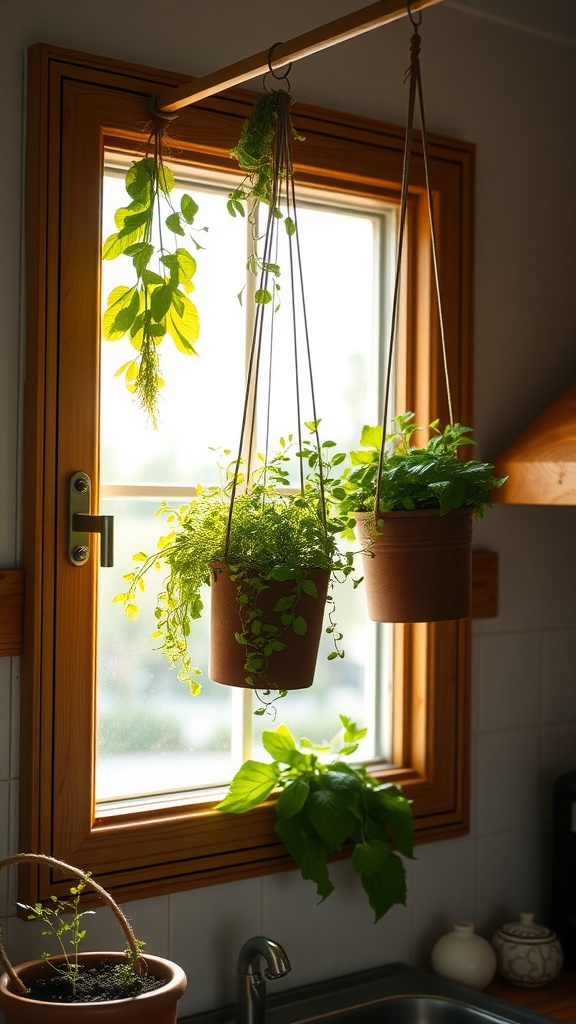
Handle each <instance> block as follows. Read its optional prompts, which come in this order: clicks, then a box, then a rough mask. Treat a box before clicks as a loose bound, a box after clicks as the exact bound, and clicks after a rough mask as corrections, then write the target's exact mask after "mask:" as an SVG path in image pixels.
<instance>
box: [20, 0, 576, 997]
mask: <svg viewBox="0 0 576 1024" xmlns="http://www.w3.org/2000/svg"><path fill="white" fill-rule="evenodd" d="M361 6H363V3H362V2H358V0H314V3H313V4H311V3H308V2H305V0H292V2H291V3H290V4H287V3H279V2H278V0H266V2H263V0H259V2H256V3H252V4H250V5H248V4H247V3H246V4H239V3H238V2H237V0H210V2H209V3H205V4H202V5H201V4H200V3H198V2H196V3H194V2H193V0H163V3H162V4H159V3H158V2H157V0H120V2H118V0H98V3H94V4H88V3H87V2H86V0H81V2H78V0H51V2H50V3H46V2H45V0H0V14H1V15H2V17H1V24H2V34H1V36H0V53H1V59H0V86H1V90H2V96H3V100H4V102H3V115H2V116H3V128H4V139H5V146H4V151H3V154H2V159H1V160H0V182H1V184H2V207H1V210H2V212H1V219H0V223H1V224H2V239H3V243H4V244H3V246H2V249H1V250H0V302H1V309H2V321H1V329H0V356H1V372H0V497H1V501H0V566H2V567H11V566H14V565H17V564H18V532H19V461H18V460H19V427H18V424H19V417H20V408H19V397H18V396H19V393H20V386H21V380H20V374H19V363H20V359H21V356H20V337H21V330H22V319H23V309H22V306H21V300H20V298H19V294H20V289H21V280H20V277H21V275H20V259H21V245H20V237H21V216H22V210H21V145H22V142H21V138H22V131H21V124H22V117H23V108H24V102H25V100H24V86H23V81H24V60H25V51H26V47H27V46H29V45H30V44H32V43H34V42H37V41H41V42H47V43H53V44H57V45H62V46H66V47H70V48H73V49H78V50H84V51H86V52H92V53H97V54H103V55H107V56H111V57H116V58H121V59H126V60H129V61H134V62H137V63H143V64H151V65H156V66H159V67H167V68H173V69H175V70H177V71H180V72H184V73H188V72H189V73H190V75H200V74H203V73H206V72H208V71H211V70H214V69H215V68H216V67H220V66H223V65H225V64H227V63H230V62H232V61H234V60H237V59H240V58H241V57H243V56H245V55H247V54H249V53H253V52H254V53H255V52H258V51H259V50H262V49H264V48H266V47H268V46H270V45H271V44H272V43H273V42H275V41H276V40H278V39H289V38H291V37H292V36H294V35H296V34H299V33H300V32H303V31H305V30H306V29H308V28H312V27H314V26H316V25H319V24H322V23H324V22H327V21H329V20H331V19H332V18H335V17H338V16H339V15H341V14H345V13H347V12H348V11H350V10H352V9H356V8H359V7H361ZM162 11H164V12H165V14H166V15H168V16H169V17H170V18H171V25H170V28H166V27H165V26H163V24H162V22H161V12H162ZM566 33H567V34H566ZM422 35H423V53H422V67H423V76H424V88H425V97H426V107H427V118H428V124H429V127H430V129H431V130H433V131H437V132H442V133H445V134H448V135H453V136H456V137H459V138H463V139H467V140H469V141H472V142H474V143H476V145H477V244H476V303H475V307H476V308H475V321H476V359H475V365H476V387H475V408H476V415H475V424H474V426H475V428H476V434H477V437H478V439H479V443H480V447H479V454H481V456H483V457H487V458H492V457H495V456H496V455H497V453H498V451H499V449H500V448H502V447H503V446H504V444H505V443H507V442H508V441H509V440H510V439H511V438H512V437H513V435H514V433H515V432H516V431H517V430H518V429H520V428H521V427H522V426H523V425H524V424H525V423H526V421H527V420H529V419H530V418H531V417H532V416H533V415H534V414H535V413H537V412H538V411H540V409H541V408H542V407H543V406H544V405H545V404H546V403H547V402H548V400H549V399H551V398H552V397H554V396H555V394H557V393H558V392H559V391H560V390H562V389H563V388H564V387H565V386H566V385H567V384H568V383H571V382H572V381H573V380H574V378H575V377H576V313H575V302H574V291H575V284H574V282H575V280H576V274H575V270H576V189H575V188H574V168H575V167H576V132H575V126H574V96H575V95H576V59H575V58H576V53H575V50H576V9H575V8H574V5H573V3H572V0H548V2H547V3H546V4H542V3H541V2H540V0H458V2H456V0H445V3H444V4H442V5H441V6H439V7H438V8H436V9H434V10H432V11H429V12H428V13H426V14H425V15H424V21H423V27H422ZM407 53H408V27H407V24H406V22H405V21H404V20H403V21H402V22H400V23H397V24H396V25H394V26H389V27H387V28H384V29H380V30H378V31H377V32H373V33H371V34H370V35H367V36H365V37H362V38H359V39H357V40H355V41H351V42H349V43H346V44H343V45H342V46H340V47H338V48H335V49H333V50H330V51H326V52H324V53H322V54H318V55H316V56H314V57H312V58H309V59H308V60H306V61H302V62H300V63H298V64H296V65H294V68H293V69H292V73H291V83H292V91H293V93H294V95H295V96H296V97H297V98H298V99H301V100H303V101H308V102H312V103H320V104H324V105H327V106H332V107H334V108H339V109H343V110H348V111H352V112H355V113H358V114H363V115H366V116H370V117H376V118H382V119H384V120H389V121H397V122H402V121H403V119H404V110H405V102H406V90H405V89H404V87H403V86H402V79H403V72H404V68H405V67H406V65H407ZM256 84H258V83H256ZM575 526H576V510H574V509H571V508H566V509H546V508H516V507H498V508H496V509H495V510H494V511H493V512H492V513H491V514H489V516H488V517H487V519H486V521H485V523H483V524H481V526H479V527H478V528H477V537H476V543H477V545H478V546H486V547H491V548H493V549H494V550H497V551H499V552H500V556H501V572H502V580H501V614H500V617H499V618H498V619H496V620H488V621H484V622H482V623H480V624H478V625H477V627H476V630H475V642H474V687H473V743H472V780H473V794H472V830H471V834H470V836H469V837H466V838H463V839H459V840H455V841H452V842H447V843H441V844H434V845H431V846H428V847H419V849H418V859H417V861H416V862H415V863H414V864H413V865H411V867H410V877H409V903H408V907H407V908H406V909H403V908H401V909H398V908H397V909H395V910H394V911H393V912H391V914H390V915H389V916H388V917H386V918H385V919H383V921H381V922H380V924H378V925H377V926H373V925H372V923H371V917H370V915H369V913H368V911H367V908H366V907H365V906H364V902H365V901H364V900H362V898H359V897H358V896H357V894H356V886H355V884H354V881H353V879H352V877H351V874H350V870H349V867H348V865H346V864H340V865H338V866H337V867H336V871H335V873H336V875H337V876H338V880H339V882H340V883H341V884H340V885H339V886H338V893H337V894H334V895H333V896H332V897H331V898H330V899H329V900H328V901H327V902H326V903H325V904H323V905H322V906H320V907H317V906H316V902H315V896H314V889H313V887H312V886H311V885H310V884H305V883H303V882H302V881H301V880H300V878H299V875H298V874H297V873H288V874H285V875H280V876H275V877H274V876H273V877H269V878H266V879H262V880H260V879H255V880H250V881H246V882H240V883H236V884H234V885H226V886H222V887H218V886H216V887H214V888H211V889H205V890H198V891H194V892H190V893H183V894H179V895H176V896H174V897H165V898H159V899H155V900H150V901H141V902H139V903H134V904H130V907H129V910H130V913H131V915H132V917H133V918H134V922H135V925H136V928H137V931H138V932H139V933H140V934H142V935H143V936H144V937H145V938H146V939H147V941H148V948H149V950H150V951H152V952H159V953H161V954H162V953H165V954H168V955H170V956H172V957H173V959H176V960H178V961H179V962H181V963H182V965H183V966H184V968H185V969H186V971H187V973H188V975H189V979H190V988H189V991H188V993H187V995H186V997H185V999H184V1001H183V1003H182V1010H183V1012H184V1010H186V1011H188V1012H191V1011H192V1010H198V1009H203V1008H207V1007H210V1006H213V1005H218V1004H221V1003H224V1002H226V1001H231V1000H232V998H233V984H234V971H235V959H236V954H237V951H238V949H239V947H240V945H241V944H242V942H243V941H244V940H245V939H246V938H247V937H248V936H249V935H251V934H254V933H259V932H264V933H268V934H270V935H271V936H272V937H274V938H277V939H278V940H279V941H281V942H282V943H283V944H284V945H285V947H286V949H287V951H288V954H289V956H290V958H291V960H292V964H293V972H292V974H291V975H290V976H289V978H288V979H286V982H281V983H278V985H279V986H280V985H282V984H285V985H289V986H292V985H297V984H301V983H304V982H307V981H311V980H314V979H317V978H324V977H330V976H332V975H335V974H338V973H340V974H342V973H346V972H348V971H351V970H356V969H359V968H362V967H368V966H372V965H374V964H377V963H382V962H386V961H390V960H404V961H406V962H410V963H422V962H425V961H426V959H427V957H428V954H429V951H430V948H431V945H432V943H433V941H434V940H435V938H437V937H438V935H439V934H441V933H442V932H443V931H445V930H447V928H448V927H450V926H451V924H452V922H453V921H455V920H461V919H469V920H473V921H475V922H476V924H477V927H478V929H479V930H480V931H482V932H483V933H484V934H486V935H490V934H491V931H492V929H493V928H494V927H495V926H496V925H497V924H500V923H502V921H503V920H504V919H509V917H510V916H515V915H516V914H517V913H518V912H519V911H521V910H534V911H535V912H536V913H537V914H538V915H541V916H543V917H545V916H546V912H547V894H548V884H549V847H550V842H549V831H550V815H551V810H550V805H551V783H552V781H553V779H554V778H555V776H556V775H557V774H559V773H560V772H562V771H566V770H572V769H574V768H576V678H575V672H574V668H573V666H574V648H575V645H576V588H575V587H574V579H575V577H576V571H575V570H576V554H575V550H574V544H573V541H572V538H573V536H574V529H575ZM17 697H18V664H17V661H16V660H13V661H10V659H6V658H5V659H0V855H3V854H5V853H7V852H8V851H10V852H14V851H16V850H17V848H18V837H17V830H16V808H17V799H18V778H17V776H18V758H17V743H16V736H17ZM13 899H14V893H13V892H12V891H8V889H7V885H6V880H5V879H0V925H1V926H2V928H3V935H4V938H5V942H6V945H7V946H8V947H9V949H10V951H11V953H13V955H14V958H15V959H16V960H22V959H28V958H29V955H30V954H31V953H32V954H34V953H35V952H36V949H35V948H33V949H30V946H29V941H30V940H29V936H30V930H29V926H27V925H24V924H22V923H21V922H19V921H17V920H16V918H15V917H14V907H13ZM91 931H92V934H93V937H94V944H100V945H101V942H102V941H105V942H108V941H110V942H115V941H116V938H115V936H114V935H113V929H112V925H111V923H110V922H109V921H108V919H107V918H106V916H105V914H104V913H102V914H99V915H98V916H97V918H96V922H95V925H94V926H93V927H92V928H91ZM109 933H110V939H108V934H109Z"/></svg>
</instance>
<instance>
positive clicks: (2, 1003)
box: [0, 953, 186, 1024]
mask: <svg viewBox="0 0 576 1024" xmlns="http://www.w3.org/2000/svg"><path fill="white" fill-rule="evenodd" d="M63 959H64V958H63V957H50V959H49V960H32V961H30V962H29V963H25V964H20V965H19V966H18V967H15V968H13V969H14V971H15V973H16V974H17V976H18V977H19V978H21V979H22V980H23V981H24V982H30V981H31V980H32V979H35V978H40V977H48V976H49V975H50V973H51V972H52V970H53V968H52V967H51V963H61V962H62V961H63ZM79 960H80V964H81V965H82V966H84V967H94V966H96V965H97V964H98V963H100V962H101V961H102V960H112V961H117V962H119V963H125V962H126V957H125V956H124V954H123V953H80V954H79ZM145 960H146V964H147V966H148V971H149V973H150V974H153V975H154V976H155V977H157V978H162V979H165V980H166V984H165V985H162V987H161V988H157V989H153V990H152V991H150V992H143V993H141V994H140V995H136V996H129V997H127V998H126V999H110V1000H107V1001H106V1002H94V1003H61V1002H57V1003H48V1002H44V1001H43V1000H40V999H30V998H29V997H28V996H25V995H19V994H18V993H17V992H15V991H14V982H13V981H12V980H11V978H10V977H9V975H8V974H3V975H2V976H1V977H0V1012H1V1013H3V1014H4V1021H5V1024H176V1020H177V1018H176V1003H177V1001H178V999H179V998H180V996H181V995H182V993H183V992H184V989H185V988H186V976H185V974H184V971H182V970H181V968H180V967H178V966H177V964H174V963H172V962H171V961H170V960H164V959H162V958H161V957H157V956H148V955H147V956H146V957H145Z"/></svg>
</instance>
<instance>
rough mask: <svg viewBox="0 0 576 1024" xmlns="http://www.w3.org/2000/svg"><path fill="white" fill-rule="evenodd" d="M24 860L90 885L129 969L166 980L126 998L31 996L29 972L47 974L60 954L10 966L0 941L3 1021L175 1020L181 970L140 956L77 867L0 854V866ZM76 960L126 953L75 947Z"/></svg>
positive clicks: (127, 1023) (93, 1023) (107, 899)
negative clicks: (114, 927) (116, 930)
mask: <svg viewBox="0 0 576 1024" xmlns="http://www.w3.org/2000/svg"><path fill="white" fill-rule="evenodd" d="M26 862H32V863H36V864H42V865H44V866H46V867H50V868H54V869H56V870H59V871H61V872H63V873H64V874H66V875H70V874H71V875H72V876H73V877H74V878H79V879H80V880H81V881H82V882H83V883H84V885H85V886H88V887H90V888H91V889H93V890H94V891H95V892H96V893H97V894H98V895H99V896H100V898H101V899H102V900H103V901H104V903H106V904H107V905H108V906H109V907H110V909H111V910H112V913H113V914H114V916H115V918H116V920H117V922H118V924H119V925H120V927H121V929H122V931H123V932H124V939H125V941H126V944H127V948H129V949H130V950H131V951H132V954H133V957H134V959H135V961H137V963H136V966H135V970H137V971H138V973H141V972H142V971H147V973H149V974H152V975H154V976H155V977H158V978H163V979H166V984H165V985H162V986H161V987H160V988H158V989H152V990H151V991H149V992H142V993H141V994H140V995H136V996H128V997H127V998H126V999H109V1000H105V1001H101V1002H90V1003H64V1002H45V1001H44V1000H40V999H31V998H30V997H29V996H28V995H27V993H26V982H27V981H30V980H31V979H32V978H40V977H49V976H50V975H51V974H52V973H53V968H52V967H51V966H50V964H51V962H52V963H62V962H65V961H66V957H64V956H55V957H50V958H49V959H48V960H45V959H41V960H31V961H29V962H27V963H25V964H20V965H19V966H18V967H13V966H12V964H11V963H10V961H9V959H8V957H7V955H6V950H5V949H4V948H3V946H2V945H1V944H0V962H1V963H2V964H3V966H4V974H2V975H1V976H0V1014H4V1022H5V1024H100V1022H101V1024H144V1022H148V1024H176V1019H177V1018H176V1004H177V1002H178V1000H179V998H180V996H181V995H182V993H183V992H184V990H185V988H186V975H185V974H184V971H183V970H182V969H181V968H180V967H178V965H177V964H173V963H172V962H171V961H170V960H164V959H162V958H161V957H157V956H148V955H146V956H143V955H142V953H141V952H140V949H139V947H138V942H137V939H136V937H135V935H134V932H133V930H132V926H131V925H130V922H129V921H128V919H127V917H126V915H125V914H124V912H123V910H122V909H121V907H119V906H118V904H117V903H116V901H115V900H114V897H113V896H111V894H110V893H109V892H107V891H106V889H104V888H103V887H102V886H101V885H100V884H99V883H98V882H96V881H95V879H94V878H92V876H91V875H87V874H86V873H85V872H84V871H81V870H80V868H77V867H74V865H72V864H67V863H66V862H65V861H62V860H57V859H56V857H51V856H50V855H49V854H45V853H16V854H14V855H13V856H11V857H5V858H4V860H1V861H0V869H1V868H4V867H9V866H10V865H12V864H22V863H26ZM79 960H80V963H81V964H83V965H85V966H86V967H94V966H96V965H97V964H98V963H99V962H101V961H102V960H113V961H118V962H119V963H126V960H127V958H126V955H125V954H124V953H80V954H79Z"/></svg>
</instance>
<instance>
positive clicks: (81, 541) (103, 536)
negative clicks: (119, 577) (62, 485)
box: [68, 473, 114, 566]
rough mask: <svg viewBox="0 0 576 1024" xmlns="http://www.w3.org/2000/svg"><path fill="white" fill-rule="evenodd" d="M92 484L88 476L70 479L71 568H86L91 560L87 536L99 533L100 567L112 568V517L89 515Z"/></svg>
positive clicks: (69, 536)
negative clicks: (79, 566) (75, 566)
mask: <svg viewBox="0 0 576 1024" xmlns="http://www.w3.org/2000/svg"><path fill="white" fill-rule="evenodd" d="M91 497H92V481H91V480H90V477H89V476H88V474H87V473H73V474H72V476H71V477H70V502H69V505H70V513H69V521H68V558H69V559H70V561H71V562H72V565H86V563H87V561H88V560H89V558H90V534H91V533H99V534H100V565H104V566H112V565H114V516H93V515H92V514H91V513H90V506H91Z"/></svg>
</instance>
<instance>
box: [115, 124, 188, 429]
mask: <svg viewBox="0 0 576 1024" xmlns="http://www.w3.org/2000/svg"><path fill="white" fill-rule="evenodd" d="M152 143H153V152H147V153H146V155H145V156H144V157H143V158H142V159H140V160H136V161H134V163H133V164H132V166H131V167H130V168H129V169H128V171H127V173H126V179H125V184H126V191H127V193H128V195H129V196H130V199H131V202H130V203H129V204H128V205H127V206H125V207H121V208H120V209H119V210H117V211H116V214H115V217H114V220H115V224H116V227H117V229H118V230H117V231H116V232H114V234H112V235H110V236H109V237H108V238H107V239H106V241H105V242H104V246H103V251H102V258H103V259H104V260H113V259H116V258H117V257H118V256H122V255H125V256H128V257H129V258H130V259H131V260H132V265H133V268H134V272H135V278H136V279H135V282H134V283H133V284H130V285H118V286H117V287H115V288H114V289H113V290H112V292H111V293H110V295H109V296H108V304H107V308H106V311H105V313H104V318H103V336H104V338H105V340H107V341H119V340H120V339H122V338H125V337H126V336H127V337H128V339H129V341H130V344H131V345H132V347H133V348H134V349H135V352H136V354H135V355H134V356H133V357H132V358H131V359H129V360H128V361H127V362H125V363H123V364H122V366H120V367H119V369H118V370H117V372H116V375H117V376H122V375H123V376H124V378H125V381H126V386H127V387H128V390H129V391H131V392H133V393H134V395H135V397H136V400H137V401H138V403H139V404H140V406H141V407H142V409H143V410H144V411H145V412H146V414H147V415H148V417H149V419H150V421H151V422H152V424H153V425H154V426H157V425H158V398H159V394H160V390H161V388H162V387H163V386H164V381H163V379H162V376H161V372H160V357H159V353H158V348H159V346H160V344H161V343H162V341H163V339H164V338H165V337H166V336H167V335H169V336H170V337H171V338H172V341H173V342H174V345H175V346H176V348H177V349H178V350H179V351H180V352H182V353H183V354H185V355H197V352H196V349H195V348H194V345H195V342H196V341H197V339H198V336H199V333H200V322H199V318H198V310H197V308H196V306H195V305H194V303H193V302H192V301H191V300H190V298H189V297H188V296H189V295H190V293H191V292H192V290H193V289H194V284H193V281H192V278H193V277H194V274H195V273H196V260H195V258H194V256H192V255H191V253H190V252H189V250H188V249H186V248H184V247H183V246H181V245H177V244H176V243H174V245H173V246H172V247H170V246H169V245H168V243H167V241H166V237H165V233H164V230H165V229H166V230H167V232H168V233H169V234H170V235H171V236H172V237H173V238H174V239H176V238H178V237H182V238H184V237H185V236H186V235H188V237H189V238H190V240H191V242H192V245H193V246H194V247H195V249H196V250H198V249H200V248H202V246H201V245H200V244H199V242H198V241H197V240H196V238H195V237H194V234H193V232H194V230H195V229H194V221H195V218H196V214H197V212H198V205H197V203H196V202H195V201H194V199H193V198H192V196H190V195H188V194H187V193H185V194H184V195H183V196H182V198H181V200H180V208H179V209H178V210H177V209H176V208H175V207H174V206H173V204H172V200H171V192H172V190H173V188H174V175H173V173H172V171H171V170H170V168H169V167H167V165H166V164H165V163H164V160H163V158H162V153H161V131H160V132H155V133H153V134H152V136H151V139H150V143H149V149H150V147H151V146H152ZM202 230H207V229H206V228H204V229H202ZM156 237H157V239H158V242H157V243H156V241H155V238H156Z"/></svg>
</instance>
